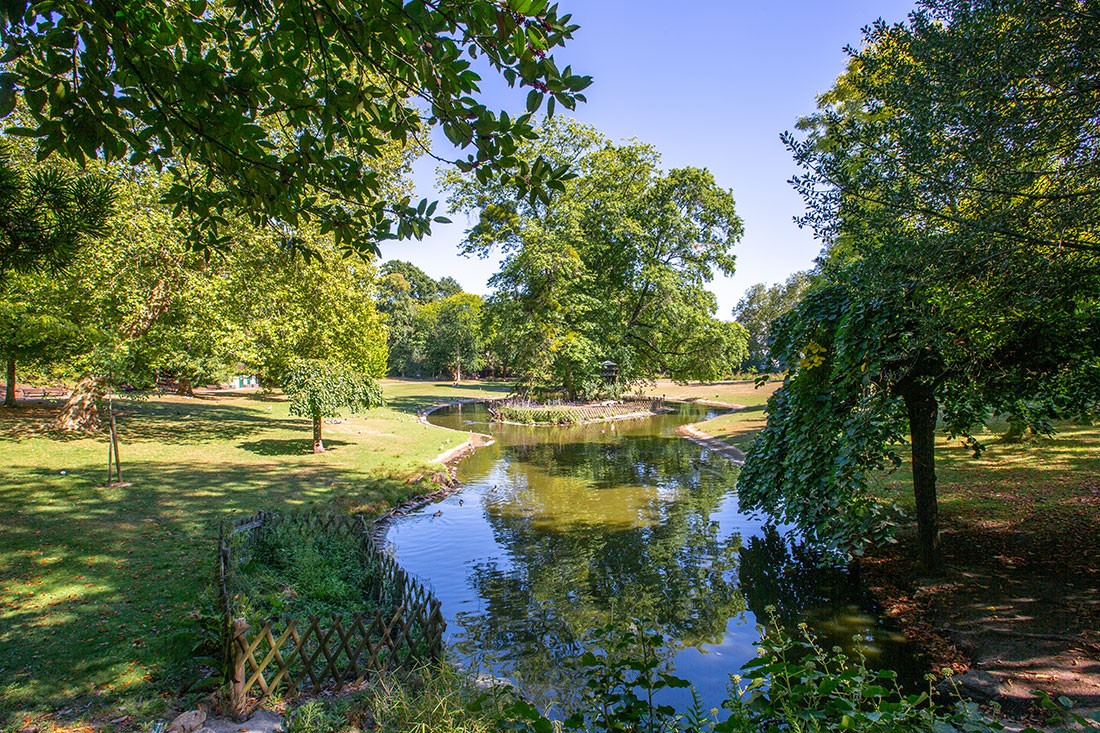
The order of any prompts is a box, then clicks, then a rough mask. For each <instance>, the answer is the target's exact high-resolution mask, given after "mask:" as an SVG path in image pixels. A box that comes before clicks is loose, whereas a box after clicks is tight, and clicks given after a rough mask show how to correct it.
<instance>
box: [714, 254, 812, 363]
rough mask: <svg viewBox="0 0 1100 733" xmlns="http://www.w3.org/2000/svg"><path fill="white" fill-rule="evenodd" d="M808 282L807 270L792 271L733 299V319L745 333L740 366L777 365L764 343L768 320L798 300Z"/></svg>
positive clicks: (768, 326) (791, 306) (771, 321)
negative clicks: (745, 349) (745, 345)
mask: <svg viewBox="0 0 1100 733" xmlns="http://www.w3.org/2000/svg"><path fill="white" fill-rule="evenodd" d="M811 282H812V274H811V273H809V272H796V273H795V274H793V275H791V276H790V277H789V278H787V280H786V281H785V282H781V283H775V284H774V285H771V286H768V285H765V284H764V283H756V284H755V285H753V286H752V287H751V288H749V289H748V291H747V292H746V293H745V295H744V296H742V298H741V300H739V301H737V305H735V306H734V307H733V320H734V321H736V322H737V323H740V324H741V325H742V326H744V327H745V330H746V331H748V334H749V342H748V356H747V357H746V358H745V361H744V362H743V363H742V364H741V368H742V369H746V370H752V371H757V372H770V371H774V370H775V369H777V368H778V367H779V364H778V362H777V361H776V360H775V359H774V358H773V357H772V355H771V350H770V348H769V346H768V344H769V342H770V340H771V330H772V324H773V323H775V321H776V320H777V319H778V318H779V317H780V316H782V315H785V314H786V313H789V312H790V310H791V309H792V308H794V307H795V306H796V305H797V304H798V302H799V301H800V300H801V299H802V296H803V295H804V294H805V292H806V290H807V288H809V286H810V283H811Z"/></svg>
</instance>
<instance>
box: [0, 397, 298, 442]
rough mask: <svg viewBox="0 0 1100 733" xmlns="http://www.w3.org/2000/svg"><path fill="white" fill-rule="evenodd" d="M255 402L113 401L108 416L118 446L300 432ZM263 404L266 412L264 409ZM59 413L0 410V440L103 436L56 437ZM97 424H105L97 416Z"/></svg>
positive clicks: (54, 409) (68, 437)
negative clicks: (115, 426) (112, 414)
mask: <svg viewBox="0 0 1100 733" xmlns="http://www.w3.org/2000/svg"><path fill="white" fill-rule="evenodd" d="M235 399H238V400H239V399H241V397H239V396H237V397H235ZM250 401H252V400H251V399H250ZM255 402H256V406H255V407H252V406H249V407H244V406H241V405H239V404H237V405H234V404H227V403H226V402H225V401H224V400H223V399H219V398H216V397H210V396H204V397H200V398H195V399H193V400H186V401H183V400H174V401H171V402H169V401H160V400H148V401H142V400H119V401H116V402H115V407H114V412H115V418H116V420H117V423H118V431H119V438H120V439H121V440H122V441H123V442H124V443H134V442H146V441H148V442H156V443H167V444H173V445H180V444H187V443H205V442H210V441H228V440H235V439H238V438H244V437H247V436H249V435H253V434H255V433H258V432H261V431H266V430H279V429H290V430H296V429H301V426H302V422H301V421H297V420H290V419H285V418H283V419H280V418H274V417H272V416H271V415H269V414H267V413H268V411H270V410H271V409H272V408H271V405H272V404H273V402H274V401H273V400H265V399H258V398H257V399H255ZM264 403H267V405H268V407H266V408H264V407H263V406H262V405H263V404H264ZM60 409H61V406H60V405H52V406H35V407H29V408H21V409H18V410H0V439H8V440H29V439H32V438H48V439H50V440H59V441H74V440H83V439H86V438H93V437H96V436H97V435H105V433H104V432H103V431H100V432H98V433H60V432H57V431H55V430H52V429H51V428H50V423H51V422H52V421H53V419H54V418H55V417H56V416H57V414H58V412H59V411H60ZM101 421H102V422H104V423H105V422H106V416H105V415H104V414H102V413H101Z"/></svg>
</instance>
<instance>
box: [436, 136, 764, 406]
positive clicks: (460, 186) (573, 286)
mask: <svg viewBox="0 0 1100 733" xmlns="http://www.w3.org/2000/svg"><path fill="white" fill-rule="evenodd" d="M540 136H541V139H540V140H539V141H538V142H537V143H534V144H532V145H528V146H525V147H524V148H523V149H522V150H521V151H520V152H519V155H520V156H521V157H528V158H531V159H537V158H539V157H549V158H550V159H551V160H552V161H553V162H554V164H559V165H566V164H568V165H569V166H571V169H572V170H573V171H574V172H575V174H576V177H575V178H574V179H572V180H570V181H568V182H567V183H566V184H564V185H563V186H562V191H561V192H560V193H559V194H558V195H557V196H556V197H555V198H554V199H553V200H552V201H550V202H549V203H546V202H535V203H532V202H530V201H529V200H523V199H517V198H515V197H514V196H513V195H511V194H510V193H509V192H508V191H507V190H505V189H504V188H502V187H501V186H499V185H496V184H495V183H493V182H489V183H484V182H481V181H479V180H476V179H475V178H473V177H470V176H465V177H463V176H460V175H458V174H450V175H448V176H446V177H445V184H446V186H447V187H448V189H449V190H450V192H451V198H450V202H451V207H452V208H453V209H455V210H459V211H476V212H477V213H478V222H477V224H476V225H475V226H474V227H472V228H471V229H470V230H469V232H468V233H467V238H466V242H465V245H464V247H465V249H466V251H467V252H469V253H476V254H485V253H487V252H488V251H489V250H490V249H491V248H493V247H498V246H499V247H500V248H501V250H502V251H503V253H504V255H505V256H504V260H503V262H502V265H501V270H500V272H499V273H498V274H497V275H495V276H494V277H493V279H492V281H491V284H492V285H493V286H494V287H495V288H496V289H497V292H496V294H495V295H494V296H493V297H492V298H491V300H490V303H489V309H490V310H491V311H494V312H495V314H494V315H493V319H494V321H495V322H496V323H497V324H498V332H501V333H503V332H507V333H508V334H509V335H508V338H509V340H510V341H511V344H512V349H513V353H514V358H513V361H512V365H513V366H514V368H515V369H516V371H517V373H518V375H519V378H520V379H519V384H520V386H521V388H527V389H534V390H536V391H545V390H555V389H556V390H561V391H563V392H565V393H566V394H567V395H569V396H570V397H573V396H577V395H581V394H588V393H594V392H595V391H598V390H599V389H600V386H601V384H600V380H599V367H598V364H599V363H600V362H601V361H604V360H607V359H610V360H611V361H614V362H616V363H618V364H619V367H620V376H621V379H622V380H623V381H624V382H625V383H628V384H629V383H633V382H638V381H643V380H646V379H651V378H653V377H654V376H655V375H657V374H659V373H665V374H668V375H669V376H671V377H672V378H674V379H699V378H702V379H707V378H712V377H713V375H715V374H728V373H730V372H731V371H732V370H733V368H734V367H735V366H736V365H737V364H739V363H740V361H741V358H742V355H743V354H742V352H743V349H744V340H745V335H744V331H743V329H741V328H740V327H739V326H729V325H727V326H719V325H718V322H717V321H716V319H715V318H714V312H715V310H716V301H715V298H714V295H713V294H711V293H709V292H708V291H707V290H706V287H705V286H706V283H707V282H709V281H710V280H711V278H712V277H713V271H714V270H715V269H717V270H720V271H722V272H726V273H730V272H732V271H733V267H734V257H733V255H732V253H731V251H730V250H731V249H732V246H733V244H734V243H735V242H736V241H737V240H738V239H739V238H740V236H741V220H740V219H739V218H738V217H737V214H736V212H735V210H734V203H733V197H732V195H731V194H730V193H729V192H728V191H725V190H723V189H721V188H719V187H718V185H717V184H716V183H715V181H714V177H713V176H712V175H711V174H710V173H709V172H708V171H705V170H700V169H696V168H681V169H674V170H670V171H667V172H663V171H661V170H660V169H659V163H660V158H659V156H658V154H657V152H656V151H655V150H654V149H653V148H652V147H650V146H647V145H643V144H640V143H628V144H625V145H621V146H616V145H614V144H612V143H611V142H610V141H608V140H607V139H605V138H604V137H603V136H601V135H600V134H599V133H598V132H596V131H595V130H594V129H593V128H591V127H586V126H584V125H580V124H577V123H575V122H562V121H559V120H554V121H549V122H548V123H547V124H546V125H544V126H543V127H542V128H540ZM731 359H732V361H731Z"/></svg>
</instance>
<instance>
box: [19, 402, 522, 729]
mask: <svg viewBox="0 0 1100 733" xmlns="http://www.w3.org/2000/svg"><path fill="white" fill-rule="evenodd" d="M383 390H384V393H385V394H386V396H387V399H388V402H389V406H388V407H386V408H381V409H378V410H374V411H372V412H371V413H370V414H369V415H367V416H362V417H354V418H348V419H344V420H342V421H341V422H339V423H338V424H332V425H325V442H326V445H327V446H328V447H329V452H328V453H326V454H322V455H314V454H313V453H312V452H311V433H310V426H309V422H308V421H306V420H303V419H295V418H290V417H289V415H288V414H287V402H286V401H285V400H284V399H283V398H281V397H263V396H261V395H234V396H225V395H219V396H203V397H200V398H197V399H184V398H164V399H156V400H149V401H144V402H128V401H123V402H120V403H117V406H118V416H119V429H120V433H121V439H122V449H121V453H122V461H123V465H122V478H123V480H124V481H125V482H126V483H127V484H128V485H123V486H119V487H111V488H104V486H103V484H104V481H105V480H106V476H107V466H106V461H107V442H106V439H105V438H104V436H95V437H85V438H71V437H63V436H57V435H53V434H50V433H48V432H46V431H44V430H43V429H42V427H41V426H42V424H43V423H44V422H45V421H46V420H48V419H49V417H50V416H51V414H52V412H53V410H55V409H56V407H39V406H31V407H22V408H20V409H16V410H10V409H9V410H0V450H2V451H3V455H4V461H3V463H2V464H0V511H2V513H3V517H4V521H3V523H2V525H0V728H2V727H3V726H4V725H12V726H19V725H22V722H23V721H24V720H26V719H27V718H28V717H31V716H34V715H38V714H42V713H48V712H57V711H60V710H65V711H67V712H66V713H65V715H66V716H70V717H80V716H84V715H96V716H102V717H108V718H110V717H121V716H124V715H135V716H138V717H140V716H148V715H153V714H157V713H159V712H161V711H162V710H163V709H164V708H165V707H166V706H167V705H170V704H172V703H174V702H175V701H176V700H178V699H179V698H180V696H181V692H182V691H183V690H184V689H185V687H186V685H187V684H188V682H190V681H192V680H194V679H195V676H196V669H195V663H194V662H192V661H191V658H192V656H193V655H192V648H193V647H194V645H195V644H196V643H197V642H198V640H199V636H198V634H199V625H198V622H197V621H196V619H195V618H194V616H195V615H196V613H197V612H198V610H199V608H200V606H201V596H202V594H203V592H204V590H205V589H206V587H207V585H208V583H209V580H210V578H211V576H212V573H213V559H214V549H213V547H214V539H215V537H216V532H217V529H216V525H217V522H218V520H219V519H221V518H223V517H227V516H230V515H233V514H235V513H252V512H255V511H256V510H258V509H261V508H266V509H281V510H293V509H303V508H310V507H317V508H336V509H340V510H349V511H355V512H363V513H366V514H370V515H374V514H379V513H381V512H382V511H384V510H385V509H387V508H388V507H390V506H392V505H393V504H394V503H397V502H399V501H402V500H404V499H406V498H408V497H409V496H410V495H411V494H413V493H416V492H417V491H418V488H417V487H416V486H410V485H408V484H407V481H408V479H410V478H411V477H414V476H416V475H418V474H420V473H422V472H424V471H427V470H430V469H431V461H432V460H433V459H434V457H435V456H437V455H438V454H440V453H442V452H443V451H445V450H447V449H449V448H452V447H454V446H456V445H458V444H460V443H461V442H463V441H464V440H465V438H464V436H463V435H462V434H461V433H456V432H453V431H447V430H443V429H441V428H436V427H433V426H427V425H423V424H421V423H419V422H418V421H417V420H416V417H415V411H416V407H417V406H419V405H424V404H430V403H434V402H439V401H446V400H449V399H453V398H455V397H478V396H485V395H488V394H498V393H501V392H506V391H507V386H505V385H489V386H488V387H481V386H477V385H461V386H459V387H451V386H450V385H438V384H432V383H425V382H410V381H396V380H386V381H384V382H383ZM183 698H184V700H185V701H186V700H187V699H188V698H187V695H186V694H185V693H183ZM122 725H124V724H120V726H122Z"/></svg>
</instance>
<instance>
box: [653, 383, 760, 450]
mask: <svg viewBox="0 0 1100 733" xmlns="http://www.w3.org/2000/svg"><path fill="white" fill-rule="evenodd" d="M781 383H782V382H781V381H780V380H772V381H770V382H768V383H766V384H764V385H762V386H760V387H757V386H756V383H755V382H753V381H752V380H738V381H731V382H715V383H713V384H676V383H675V382H669V381H660V382H657V384H656V385H654V386H652V387H650V388H649V389H648V390H646V394H649V395H654V396H664V397H666V398H668V399H675V400H698V401H703V402H711V403H716V404H725V405H736V406H737V408H738V409H736V410H734V411H733V412H729V413H727V414H725V415H719V416H718V417H716V418H714V419H713V420H707V421H706V422H703V423H700V424H699V425H698V428H699V429H700V430H702V431H703V432H705V433H706V434H707V435H710V436H712V437H715V438H718V439H719V440H721V441H723V442H725V443H728V444H730V445H732V446H735V447H736V448H738V449H740V450H742V451H744V450H747V449H748V447H749V445H750V444H751V443H752V440H753V438H754V437H756V434H757V433H758V432H760V431H761V430H763V428H764V424H765V423H766V422H767V417H766V413H765V412H764V406H765V404H766V403H767V401H768V398H769V397H771V396H772V393H773V392H775V390H776V389H778V388H779V385H780V384H781Z"/></svg>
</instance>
